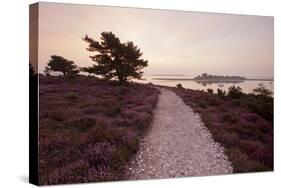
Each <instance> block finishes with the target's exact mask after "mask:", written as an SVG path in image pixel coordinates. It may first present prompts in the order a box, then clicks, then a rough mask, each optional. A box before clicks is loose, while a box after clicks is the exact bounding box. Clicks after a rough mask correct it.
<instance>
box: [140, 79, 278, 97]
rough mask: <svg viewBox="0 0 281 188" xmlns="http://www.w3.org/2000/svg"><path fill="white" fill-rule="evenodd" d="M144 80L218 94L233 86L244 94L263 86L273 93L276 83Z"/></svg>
mask: <svg viewBox="0 0 281 188" xmlns="http://www.w3.org/2000/svg"><path fill="white" fill-rule="evenodd" d="M143 78H144V79H145V80H142V81H139V82H142V83H149V82H151V83H153V84H155V85H163V86H173V87H175V86H176V85H177V84H179V83H180V84H182V86H183V87H184V88H189V89H194V90H204V91H206V90H207V89H208V88H211V89H213V90H214V92H216V91H217V89H218V88H220V89H223V90H225V91H227V90H228V88H229V87H230V86H232V85H235V86H239V87H241V88H242V91H243V92H244V93H253V89H255V88H257V87H261V86H263V87H265V88H267V89H269V90H271V91H272V92H273V85H274V81H263V80H262V78H261V79H260V80H245V81H242V82H239V83H222V82H217V83H206V82H205V83H198V82H196V81H194V80H180V79H191V78H193V77H189V76H143ZM157 79H161V80H157ZM165 79H166V80H165ZM169 79H173V80H169ZM177 79H178V80H177ZM255 79H259V78H255Z"/></svg>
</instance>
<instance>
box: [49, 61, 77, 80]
mask: <svg viewBox="0 0 281 188" xmlns="http://www.w3.org/2000/svg"><path fill="white" fill-rule="evenodd" d="M51 71H54V72H61V73H62V74H63V75H64V76H67V77H69V78H73V77H75V76H76V75H77V74H78V73H79V69H78V67H77V66H76V65H75V63H74V62H73V61H70V60H67V59H65V58H64V57H62V56H58V55H52V56H51V59H50V60H49V63H48V64H47V66H46V67H45V70H44V73H45V74H46V75H47V76H49V75H50V72H51Z"/></svg>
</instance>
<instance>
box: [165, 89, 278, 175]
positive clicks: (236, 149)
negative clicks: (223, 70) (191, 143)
mask: <svg viewBox="0 0 281 188" xmlns="http://www.w3.org/2000/svg"><path fill="white" fill-rule="evenodd" d="M167 88H169V89H171V90H172V91H174V92H175V93H176V94H177V95H179V96H180V97H182V99H183V101H184V102H185V103H186V104H187V105H190V106H191V107H192V108H193V110H195V111H196V112H198V113H199V114H200V116H201V118H202V120H203V122H204V123H205V125H206V127H207V128H208V129H209V130H210V131H211V133H212V136H213V138H214V140H215V141H217V142H219V143H221V144H222V145H223V146H224V147H225V153H226V154H227V156H228V158H229V160H230V161H231V162H232V166H233V167H234V172H236V173H242V172H256V171H272V170H273V98H272V97H270V96H261V95H253V94H244V93H242V91H239V93H238V94H239V95H236V93H234V92H232V93H231V95H227V96H226V94H225V93H224V94H222V93H219V94H212V93H210V92H209V93H207V92H204V91H196V90H190V89H183V88H180V89H179V88H171V87H167ZM234 89H235V88H234ZM231 91H233V88H232V90H231ZM233 93H234V94H235V95H234V94H233ZM233 96H235V97H233ZM237 96H239V97H237Z"/></svg>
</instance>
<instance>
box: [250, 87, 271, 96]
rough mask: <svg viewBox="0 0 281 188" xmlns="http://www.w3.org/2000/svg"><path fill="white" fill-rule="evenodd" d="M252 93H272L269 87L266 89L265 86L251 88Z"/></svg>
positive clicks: (263, 94) (265, 94)
mask: <svg viewBox="0 0 281 188" xmlns="http://www.w3.org/2000/svg"><path fill="white" fill-rule="evenodd" d="M253 91H254V93H256V94H257V95H262V96H265V97H268V96H271V95H272V91H270V90H269V89H266V88H265V87H258V88H255V89H253Z"/></svg>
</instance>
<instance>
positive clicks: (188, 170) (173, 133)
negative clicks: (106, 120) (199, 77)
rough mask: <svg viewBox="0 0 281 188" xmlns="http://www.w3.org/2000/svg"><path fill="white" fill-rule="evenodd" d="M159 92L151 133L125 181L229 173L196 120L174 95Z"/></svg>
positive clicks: (223, 158) (218, 148) (224, 159)
mask: <svg viewBox="0 0 281 188" xmlns="http://www.w3.org/2000/svg"><path fill="white" fill-rule="evenodd" d="M160 91H161V94H160V96H159V101H158V104H157V106H156V108H155V110H154V120H153V122H152V127H151V130H150V131H149V132H148V134H147V135H146V136H145V138H143V140H142V141H141V146H140V150H139V152H138V153H137V154H136V156H135V158H134V159H133V160H132V161H131V162H130V163H129V165H128V168H127V179H132V180H133V179H151V178H153V179H154V178H171V177H186V176H202V175H216V174H229V173H232V172H233V169H232V167H231V164H230V162H229V161H228V159H227V156H226V155H225V154H224V152H223V151H224V148H223V147H222V146H221V145H219V144H218V143H215V142H214V141H213V139H212V136H211V134H210V132H209V131H208V129H207V128H206V127H205V126H204V123H203V122H202V120H201V118H200V116H199V115H198V114H197V113H194V112H193V110H192V109H191V108H190V107H189V106H187V105H186V104H185V103H184V102H183V101H182V99H181V98H180V97H179V96H177V95H176V94H175V93H174V92H172V91H170V90H167V89H162V88H161V89H160Z"/></svg>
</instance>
